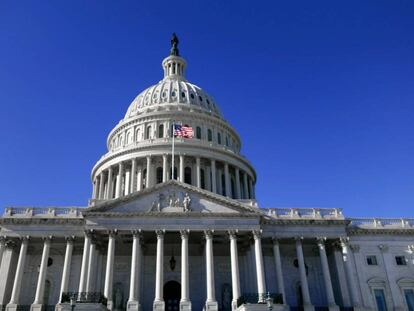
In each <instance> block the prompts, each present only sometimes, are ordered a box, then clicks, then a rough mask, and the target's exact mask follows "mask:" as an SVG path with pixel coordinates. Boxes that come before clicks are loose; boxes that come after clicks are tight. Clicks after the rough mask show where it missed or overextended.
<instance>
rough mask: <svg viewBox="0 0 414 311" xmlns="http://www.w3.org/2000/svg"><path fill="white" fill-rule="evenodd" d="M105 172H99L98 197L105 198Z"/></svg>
mask: <svg viewBox="0 0 414 311" xmlns="http://www.w3.org/2000/svg"><path fill="white" fill-rule="evenodd" d="M104 180H105V178H104V173H103V172H101V174H99V193H98V196H97V197H98V199H101V200H102V199H104V198H105V194H104Z"/></svg>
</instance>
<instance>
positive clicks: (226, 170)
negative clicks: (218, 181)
mask: <svg viewBox="0 0 414 311" xmlns="http://www.w3.org/2000/svg"><path fill="white" fill-rule="evenodd" d="M224 180H225V183H226V185H225V187H226V188H225V189H226V197H229V198H231V196H232V193H231V186H230V174H229V164H228V163H226V162H225V163H224Z"/></svg>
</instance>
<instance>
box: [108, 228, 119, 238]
mask: <svg viewBox="0 0 414 311" xmlns="http://www.w3.org/2000/svg"><path fill="white" fill-rule="evenodd" d="M107 234H108V236H109V237H110V238H114V237H115V236H116V235H117V234H118V229H111V230H108V231H107Z"/></svg>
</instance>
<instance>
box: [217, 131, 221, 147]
mask: <svg viewBox="0 0 414 311" xmlns="http://www.w3.org/2000/svg"><path fill="white" fill-rule="evenodd" d="M217 143H218V144H219V145H221V134H220V133H217Z"/></svg>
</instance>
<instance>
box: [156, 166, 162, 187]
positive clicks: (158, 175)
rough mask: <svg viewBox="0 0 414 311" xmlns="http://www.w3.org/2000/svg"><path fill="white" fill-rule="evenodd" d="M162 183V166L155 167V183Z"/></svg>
mask: <svg viewBox="0 0 414 311" xmlns="http://www.w3.org/2000/svg"><path fill="white" fill-rule="evenodd" d="M160 183H162V167H157V184H160Z"/></svg>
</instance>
